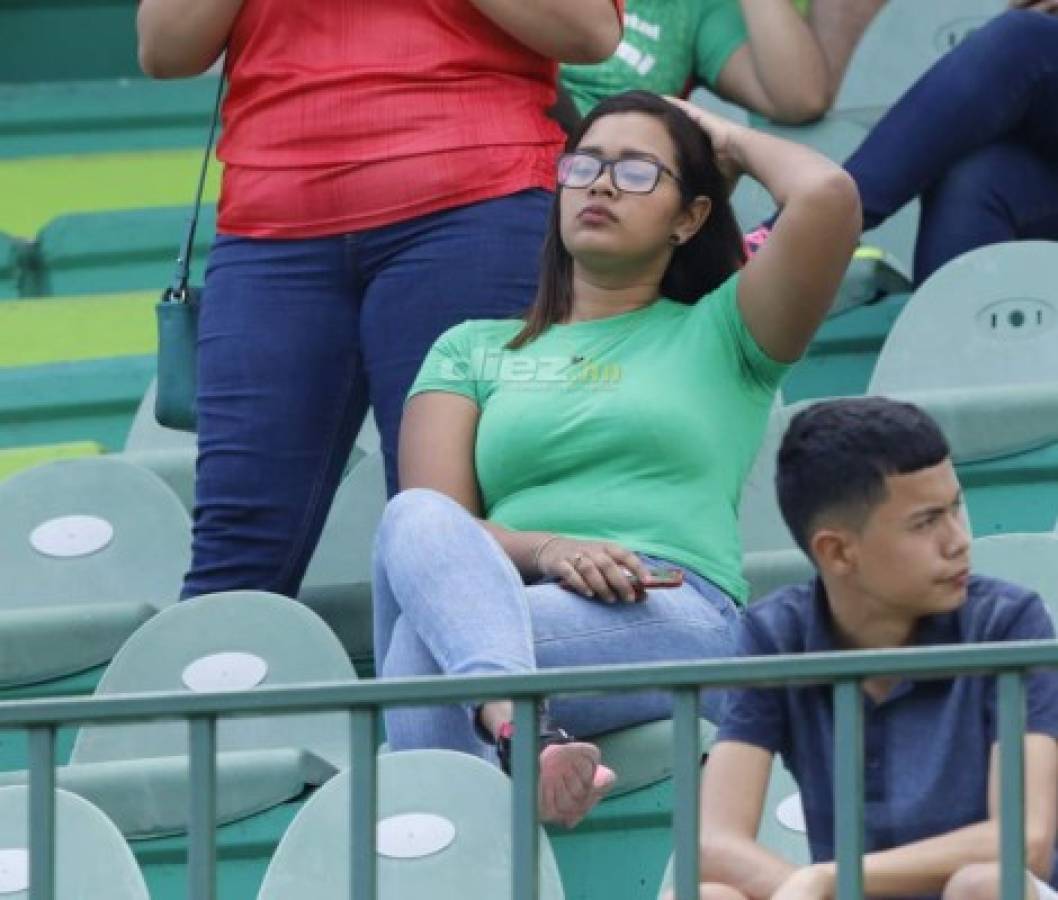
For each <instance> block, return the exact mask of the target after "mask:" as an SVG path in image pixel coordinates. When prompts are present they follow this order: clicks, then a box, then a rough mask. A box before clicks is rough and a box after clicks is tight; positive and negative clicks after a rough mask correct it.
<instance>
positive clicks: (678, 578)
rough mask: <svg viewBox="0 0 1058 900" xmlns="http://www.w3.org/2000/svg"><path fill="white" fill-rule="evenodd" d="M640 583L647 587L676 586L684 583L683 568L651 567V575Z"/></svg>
mask: <svg viewBox="0 0 1058 900" xmlns="http://www.w3.org/2000/svg"><path fill="white" fill-rule="evenodd" d="M640 583H641V584H642V585H643V587H645V588H676V587H679V586H680V585H681V584H683V570H682V569H675V568H665V569H651V570H650V575H649V577H648V578H647V579H646V580H645V581H642V582H640Z"/></svg>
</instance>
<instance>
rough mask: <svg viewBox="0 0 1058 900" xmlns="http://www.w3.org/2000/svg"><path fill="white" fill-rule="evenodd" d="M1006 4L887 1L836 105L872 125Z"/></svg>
mask: <svg viewBox="0 0 1058 900" xmlns="http://www.w3.org/2000/svg"><path fill="white" fill-rule="evenodd" d="M1006 8H1007V3H1006V0H929V2H928V3H923V2H921V0H888V2H887V3H886V4H885V5H884V6H882V8H881V11H880V12H879V13H878V15H877V16H876V17H875V18H874V20H873V21H872V22H871V24H870V26H869V27H868V28H867V31H866V32H865V33H864V35H863V37H862V38H861V39H860V42H859V44H858V45H857V47H856V51H855V52H854V53H853V55H852V60H851V61H850V63H849V68H848V71H847V72H846V73H845V77H844V79H843V80H842V84H841V89H840V90H839V91H838V96H837V98H836V100H835V101H834V109H835V110H836V111H837V112H838V113H840V114H848V113H850V112H853V111H855V113H856V114H857V115H858V116H859V117H860V119H861V121H863V122H864V124H867V125H870V124H873V123H874V122H875V121H876V120H877V119H878V118H880V117H881V115H882V113H884V111H885V110H886V109H888V108H889V107H890V106H892V105H893V103H895V102H896V100H897V99H898V98H899V97H900V96H901V95H902V94H903V93H904V92H905V91H906V90H907V89H908V88H909V87H911V85H912V84H913V83H914V82H915V81H916V80H917V79H918V78H919V77H920V76H921V75H922V74H924V73H925V72H926V71H927V70H928V69H929V68H930V67H931V66H932V65H933V64H934V63H935V62H936V61H937V60H938V59H940V58H941V56H943V55H944V54H945V53H947V52H948V51H949V50H950V49H951V48H952V47H954V46H955V45H956V44H958V43H959V42H960V41H961V40H962V39H963V37H965V36H966V34H968V33H969V32H970V31H972V30H973V29H974V28H977V27H978V26H979V25H981V24H983V23H984V22H986V21H987V20H988V19H990V18H992V17H993V16H995V15H998V14H999V13H1000V12H1002V11H1003V10H1004V9H1006Z"/></svg>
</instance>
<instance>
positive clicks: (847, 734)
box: [834, 680, 863, 900]
mask: <svg viewBox="0 0 1058 900" xmlns="http://www.w3.org/2000/svg"><path fill="white" fill-rule="evenodd" d="M834 712H835V715H834V719H835V721H834V831H835V837H836V840H835V843H836V845H837V846H836V849H837V862H838V900H860V898H861V897H863V689H862V688H861V687H860V682H859V681H858V680H854V681H848V680H843V681H839V682H837V684H835V685H834Z"/></svg>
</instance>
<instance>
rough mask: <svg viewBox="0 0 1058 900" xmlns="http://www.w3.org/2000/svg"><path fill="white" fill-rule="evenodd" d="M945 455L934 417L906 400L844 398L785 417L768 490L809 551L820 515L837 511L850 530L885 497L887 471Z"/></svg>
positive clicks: (910, 468)
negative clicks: (787, 419) (773, 490)
mask: <svg viewBox="0 0 1058 900" xmlns="http://www.w3.org/2000/svg"><path fill="white" fill-rule="evenodd" d="M949 455H950V450H949V448H948V442H947V441H946V440H945V438H944V435H943V434H942V433H941V430H940V428H938V427H937V423H936V422H934V421H933V419H931V418H930V417H929V416H928V415H927V414H926V413H925V412H923V411H922V410H921V409H919V408H918V407H917V406H914V405H913V404H911V403H898V402H896V401H894V400H888V399H886V398H885V397H850V398H844V399H840V400H827V401H824V402H822V403H816V404H813V405H812V406H810V407H808V408H807V409H804V410H802V411H801V412H799V413H798V414H797V415H796V416H794V417H793V419H792V420H791V421H790V425H789V427H788V428H787V430H786V435H785V436H784V437H783V441H782V446H781V447H780V448H779V460H778V467H777V471H776V474H775V488H776V491H777V492H778V495H779V508H780V509H781V510H782V515H783V519H784V520H785V521H786V527H787V528H789V529H790V533H791V534H792V535H793V538H794V540H795V541H796V542H797V545H798V546H799V547H800V548H801V549H802V550H804V551H805V553H809V545H810V543H811V539H812V530H813V528H814V527H815V525H816V523H817V522H818V520H819V517H820V515H821V514H822V513H824V512H831V511H837V512H840V513H841V514H842V515H843V516H844V517H846V518H847V519H848V520H849V522H850V523H851V524H852V525H853V526H854V527H857V528H858V527H860V526H861V525H862V524H863V523H864V522H866V520H867V517H868V516H869V515H870V512H871V510H872V509H873V508H874V507H875V506H877V505H878V504H879V503H881V502H882V501H883V500H884V499H885V497H886V488H885V479H886V477H887V476H889V475H905V474H908V473H910V472H917V471H919V470H920V469H926V468H930V467H931V466H936V465H939V464H940V463H942V462H944V460H945V459H947V458H948V456H949ZM809 555H811V554H809Z"/></svg>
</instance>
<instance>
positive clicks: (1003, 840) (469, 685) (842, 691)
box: [0, 641, 1058, 900]
mask: <svg viewBox="0 0 1058 900" xmlns="http://www.w3.org/2000/svg"><path fill="white" fill-rule="evenodd" d="M1038 668H1058V641H1023V642H1011V643H1000V644H978V645H962V646H946V647H932V648H928V649H926V648H922V649H919V648H909V649H899V650H878V651H839V652H835V653H817V654H798V655H788V656H769V657H757V658H749V659H722V660H708V661H704V662H700V663H693V664H663V665H662V664H655V665H641V666H635V667H628V666H608V667H598V668H577V669H561V670H559V669H554V670H547V671H542V672H536V673H532V674H529V675H525V674H523V675H486V676H473V677H459V678H453V677H448V678H415V679H399V680H398V679H394V680H390V681H363V682H350V683H345V684H333V683H332V684H320V685H303V686H297V687H264V688H257V689H255V690H253V691H248V692H238V693H223V694H221V693H218V694H188V693H167V694H158V693H155V694H138V695H122V696H111V697H83V698H72V699H60V700H21V701H11V702H6V703H0V729H3V730H8V729H12V728H26V729H28V731H29V754H30V756H29V834H30V847H29V858H30V893H29V896H30V900H54V897H55V733H56V729H57V728H58V727H59V726H60V725H69V724H117V723H123V722H131V721H142V720H149V719H186V720H187V721H188V722H189V754H190V780H191V792H190V793H191V799H190V810H189V813H190V819H189V834H188V845H189V848H188V849H189V852H188V896H189V898H190V900H215V897H216V887H215V885H216V847H215V834H214V827H215V814H216V790H217V781H216V748H217V743H216V734H217V733H216V728H217V719H218V718H223V717H234V716H244V715H257V716H260V715H262V714H280V713H305V712H328V711H329V712H333V711H336V710H338V711H342V710H345V711H348V712H349V713H350V719H351V721H350V729H351V765H352V777H351V779H350V786H351V794H350V815H351V826H352V829H351V847H350V856H349V863H350V866H351V870H352V879H351V900H375V887H376V855H375V820H376V811H377V759H376V753H377V739H378V731H377V713H378V711H379V710H380V709H382V708H383V707H388V706H423V705H429V704H443V703H461V702H467V701H476V702H481V701H486V700H497V699H512V700H513V701H514V705H515V738H514V748H513V754H512V755H513V760H512V775H513V780H514V788H513V790H514V802H513V809H512V823H511V827H512V829H513V861H512V885H511V896H512V898H513V900H536V897H537V888H538V871H539V870H538V859H539V856H538V854H539V846H538V835H539V832H538V825H537V820H536V796H537V719H536V703H537V702H538V701H539V700H540V699H541V698H544V697H547V696H552V695H557V694H574V693H577V694H580V693H600V692H602V693H609V692H618V691H638V690H655V691H656V690H665V689H667V690H670V691H671V692H672V694H673V719H674V722H673V727H674V743H673V755H674V759H673V779H674V796H675V802H674V809H673V833H674V844H675V868H674V882H673V886H674V888H675V892H676V897H677V900H697V897H698V887H697V886H698V878H697V875H698V834H699V820H698V782H699V774H700V773H699V768H700V767H699V759H700V756H699V747H698V741H699V732H698V708H699V704H698V700H699V697H698V692H699V690H701V689H717V688H729V687H750V686H752V687H766V686H776V685H790V684H801V685H804V684H819V683H831V684H833V685H834V709H835V719H836V721H835V727H834V736H835V744H836V746H835V772H834V796H835V802H836V805H837V809H836V819H835V831H836V859H837V863H838V897H839V898H841V900H853V898H859V897H862V894H863V870H862V856H863V696H862V691H861V684H862V682H863V680H864V679H867V678H872V677H879V676H887V675H900V676H904V677H913V678H916V679H929V678H941V677H948V676H952V675H959V674H971V673H974V674H996V675H997V676H998V716H999V745H1000V750H999V752H1000V796H1001V802H1000V845H1001V872H1002V874H1001V879H1002V896H1003V897H1004V898H1007V900H1021V898H1022V897H1024V877H1025V838H1024V820H1023V816H1024V812H1023V810H1024V769H1023V766H1024V759H1023V757H1024V753H1023V750H1024V748H1023V734H1024V727H1025V688H1024V682H1023V678H1024V676H1025V674H1026V672H1028V671H1029V670H1031V669H1038Z"/></svg>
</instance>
